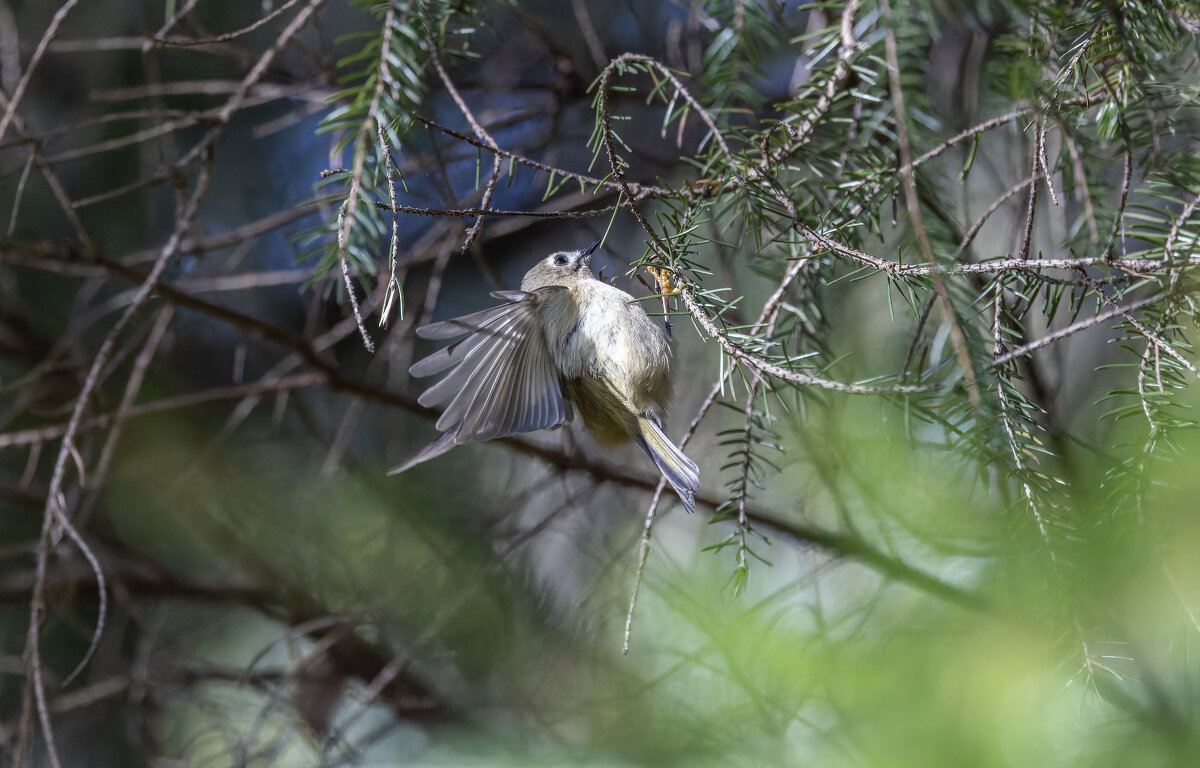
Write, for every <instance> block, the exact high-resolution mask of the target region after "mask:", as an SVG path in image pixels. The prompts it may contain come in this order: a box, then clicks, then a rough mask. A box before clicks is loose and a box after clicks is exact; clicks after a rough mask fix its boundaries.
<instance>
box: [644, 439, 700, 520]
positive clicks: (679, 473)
mask: <svg viewBox="0 0 1200 768" xmlns="http://www.w3.org/2000/svg"><path fill="white" fill-rule="evenodd" d="M638 427H639V428H640V430H641V434H640V435H638V436H637V442H638V445H640V446H642V450H644V451H645V452H646V453H647V454H649V456H650V459H651V460H652V461H653V462H654V465H655V466H656V467H658V471H659V472H662V474H663V477H665V478H666V479H667V482H668V483H670V484H671V487H672V488H674V489H675V493H677V494H679V499H680V500H681V501H682V502H683V506H685V507H687V511H688V512H691V511H692V509H693V508H695V506H696V491H697V490H698V489H699V488H700V470H699V468H698V467H697V466H696V462H694V461H692V460H691V459H689V458H688V457H687V456H685V455H684V454H683V451H681V450H679V448H678V447H676V445H675V444H674V443H672V442H671V441H670V439H668V438H667V436H666V435H665V434H663V431H662V429H660V428H659V426H658V425H657V424H655V423H654V422H653V421H651V420H650V419H647V418H646V417H645V416H639V417H638Z"/></svg>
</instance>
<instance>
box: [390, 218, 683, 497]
mask: <svg viewBox="0 0 1200 768" xmlns="http://www.w3.org/2000/svg"><path fill="white" fill-rule="evenodd" d="M598 246H599V242H598V241H597V242H595V243H592V244H591V245H590V246H588V247H587V248H582V249H580V250H576V251H558V252H555V253H551V254H550V255H549V256H546V257H545V258H542V259H540V260H538V262H537V263H535V264H534V265H533V266H532V267H531V268H530V269H529V271H528V272H526V273H525V276H524V278H523V279H522V280H521V289H520V290H518V291H512V290H507V291H496V292H494V293H492V294H491V296H492V297H493V298H496V299H500V300H501V301H502V302H503V303H501V304H499V305H498V306H494V307H491V308H488V309H484V310H482V311H479V312H475V313H472V314H469V315H465V316H463V317H458V318H454V319H452V320H443V321H440V322H435V323H431V324H429V325H424V326H422V327H420V328H418V329H417V332H416V333H417V336H419V337H420V338H423V339H429V340H434V341H445V340H451V339H458V340H457V341H455V342H454V343H452V344H450V345H448V346H446V347H443V348H441V349H439V350H437V351H436V352H434V353H432V354H430V355H429V356H428V357H425V358H424V359H422V360H419V361H417V362H416V363H414V364H413V365H412V366H411V367H410V368H409V373H410V374H411V375H412V376H414V377H418V378H420V377H426V376H433V375H435V374H439V373H443V372H446V371H448V373H446V376H445V377H444V378H442V379H441V380H440V381H438V382H437V383H435V384H434V385H432V386H431V387H429V388H428V389H426V390H425V391H424V392H423V393H422V394H421V395H420V397H418V398H417V402H418V403H420V404H421V405H423V406H425V407H432V406H434V405H437V404H439V403H442V402H445V401H447V400H449V405H447V406H446V408H445V410H444V411H443V412H442V414H441V416H440V417H439V418H438V420H437V428H438V430H440V431H441V432H442V434H441V436H440V437H438V438H437V439H436V440H434V441H433V442H432V443H430V444H429V445H428V446H426V447H425V448H424V449H422V450H421V451H420V452H419V453H418V454H417V455H416V456H414V457H413V458H412V459H410V460H409V461H407V462H405V463H404V464H401V465H400V466H397V467H395V468H394V469H392V470H391V471H390V472H389V473H388V474H389V475H396V474H399V473H401V472H404V471H406V470H408V469H410V468H412V467H414V466H416V465H418V464H421V463H422V462H425V461H428V460H430V459H432V458H435V457H437V456H440V455H442V454H443V453H446V452H447V451H449V450H450V449H451V448H453V447H454V446H456V445H463V444H465V443H468V442H474V441H486V440H495V439H496V438H500V437H507V436H509V435H515V434H520V433H525V432H533V431H536V430H540V429H553V428H556V427H558V426H559V425H561V424H563V423H565V422H567V421H570V420H571V419H572V418H573V412H575V411H577V412H578V413H579V416H580V418H581V419H582V421H583V424H584V426H586V427H587V429H588V431H590V432H591V434H592V435H593V436H594V437H595V438H596V441H597V442H599V443H600V445H602V446H604V447H605V448H609V449H612V448H616V447H619V446H621V445H624V444H627V443H629V442H633V443H636V444H637V445H638V446H639V447H640V448H641V449H642V450H643V451H645V452H646V454H647V455H648V456H649V457H650V459H651V460H652V461H653V462H654V465H655V466H656V467H657V468H658V470H659V471H660V472H661V473H662V475H663V477H665V478H666V480H667V482H668V483H670V484H671V487H672V488H674V489H675V492H676V494H678V496H679V498H680V500H681V501H682V502H683V505H684V507H686V508H687V510H688V511H689V512H690V511H692V510H693V509H694V508H695V503H696V501H695V496H696V491H697V490H698V489H699V487H700V472H699V468H698V467H697V466H696V463H695V462H694V461H692V460H691V459H689V458H688V457H687V456H686V455H684V453H683V451H681V450H680V449H679V448H678V447H677V446H676V445H675V444H674V443H673V442H671V440H670V438H668V437H667V436H666V434H665V433H664V432H663V422H664V419H665V417H666V410H667V401H668V400H669V399H670V396H671V377H670V361H671V344H670V339H669V338H668V335H667V333H666V332H665V331H664V330H663V329H662V328H660V327H659V326H658V325H657V324H655V323H654V322H653V321H652V320H651V319H650V318H649V317H648V316H647V315H646V311H645V310H644V309H643V308H642V305H641V304H640V303H639V302H637V301H636V300H635V299H634V298H633V296H630V295H629V294H628V293H626V292H625V291H622V290H621V289H620V288H617V287H616V286H614V285H610V284H609V283H606V282H604V281H603V280H600V279H598V278H597V277H596V274H595V273H594V272H593V271H592V266H591V258H592V253H593V252H594V251H595V250H596V248H597V247H598ZM460 337H462V338H460Z"/></svg>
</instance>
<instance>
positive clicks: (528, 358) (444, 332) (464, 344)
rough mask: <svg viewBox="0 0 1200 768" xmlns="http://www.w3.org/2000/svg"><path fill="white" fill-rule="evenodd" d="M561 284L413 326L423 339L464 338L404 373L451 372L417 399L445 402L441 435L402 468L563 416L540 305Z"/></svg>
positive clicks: (556, 296) (507, 294)
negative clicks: (446, 403)
mask: <svg viewBox="0 0 1200 768" xmlns="http://www.w3.org/2000/svg"><path fill="white" fill-rule="evenodd" d="M567 291H568V289H567V288H564V287H562V286H551V287H547V288H540V289H538V290H537V291H533V292H528V293H527V292H524V291H501V292H498V293H495V294H493V295H494V296H496V297H497V298H501V299H505V303H504V304H501V305H500V306H497V307H492V308H491V309H485V310H483V311H482V312H475V313H474V314H470V315H466V316H464V317H459V318H455V319H453V320H444V321H442V322H439V323H432V324H430V325H426V326H423V327H422V328H419V329H418V330H417V335H418V336H420V337H422V338H425V339H452V338H455V337H457V336H464V335H465V336H466V338H463V339H461V340H460V341H456V342H454V343H453V344H451V345H450V346H448V347H445V348H443V349H440V350H438V351H437V352H434V353H433V354H432V355H430V356H429V357H426V358H425V359H423V360H420V361H418V362H417V363H415V364H414V365H413V366H412V367H411V368H410V369H409V373H411V374H412V375H413V376H431V375H433V374H435V373H441V372H442V371H445V370H449V371H450V373H448V374H447V375H446V377H445V378H444V379H442V380H441V381H439V382H438V383H436V384H434V385H433V386H432V387H430V388H429V389H427V390H426V391H425V392H424V394H422V395H421V396H420V397H419V398H418V399H417V401H418V402H419V403H420V404H421V405H424V406H432V405H436V404H437V403H440V402H443V401H445V400H447V399H449V400H450V404H449V405H448V406H446V410H445V412H444V413H443V414H442V416H441V418H439V419H438V422H437V428H438V429H440V430H441V431H442V432H444V433H445V434H444V435H442V436H441V437H440V438H439V439H438V440H437V441H435V442H434V443H433V444H432V445H430V446H429V447H428V448H426V449H425V450H424V451H422V452H421V453H420V454H418V455H417V456H416V457H414V459H413V460H412V461H410V462H408V463H406V464H404V465H403V466H402V467H401V468H399V469H398V470H397V471H403V470H404V469H407V468H408V467H410V466H413V465H414V464H418V463H420V462H421V461H425V460H427V459H431V458H433V457H434V456H437V455H439V454H441V453H445V452H446V451H447V450H449V449H450V448H451V447H453V446H454V445H461V444H463V443H466V442H470V441H472V440H493V439H495V438H498V437H505V436H507V435H513V434H517V433H520V432H532V431H534V430H538V429H549V428H550V427H553V426H555V425H556V424H558V423H560V422H562V421H563V420H564V419H566V418H567V413H568V410H567V405H566V403H565V401H564V400H563V390H562V383H561V381H560V378H559V373H558V368H557V366H556V365H555V363H554V356H553V354H552V352H551V350H550V349H549V347H548V345H547V342H546V334H545V332H544V331H543V329H542V321H541V318H540V317H539V314H538V305H539V304H540V303H541V302H544V301H554V300H562V299H563V298H564V294H565V293H566V292H567Z"/></svg>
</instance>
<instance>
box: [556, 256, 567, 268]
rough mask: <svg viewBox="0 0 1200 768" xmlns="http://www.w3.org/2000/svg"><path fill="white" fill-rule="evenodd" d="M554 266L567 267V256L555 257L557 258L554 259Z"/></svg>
mask: <svg viewBox="0 0 1200 768" xmlns="http://www.w3.org/2000/svg"><path fill="white" fill-rule="evenodd" d="M554 266H556V267H565V266H567V257H566V256H562V255H559V256H555V257H554Z"/></svg>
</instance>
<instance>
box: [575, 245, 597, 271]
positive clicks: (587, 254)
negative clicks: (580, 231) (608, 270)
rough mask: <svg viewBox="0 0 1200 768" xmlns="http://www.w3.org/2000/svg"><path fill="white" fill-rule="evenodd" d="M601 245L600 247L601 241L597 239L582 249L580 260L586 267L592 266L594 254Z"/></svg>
mask: <svg viewBox="0 0 1200 768" xmlns="http://www.w3.org/2000/svg"><path fill="white" fill-rule="evenodd" d="M599 247H600V241H599V240H597V241H596V242H594V243H592V244H591V245H589V246H588V247H587V248H584V249H583V250H582V251H580V252H579V257H580V258H579V260H580V261H581V262H582V263H583V265H584V266H585V267H590V266H591V265H592V254H593V253H595V251H596V249H597V248H599Z"/></svg>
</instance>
